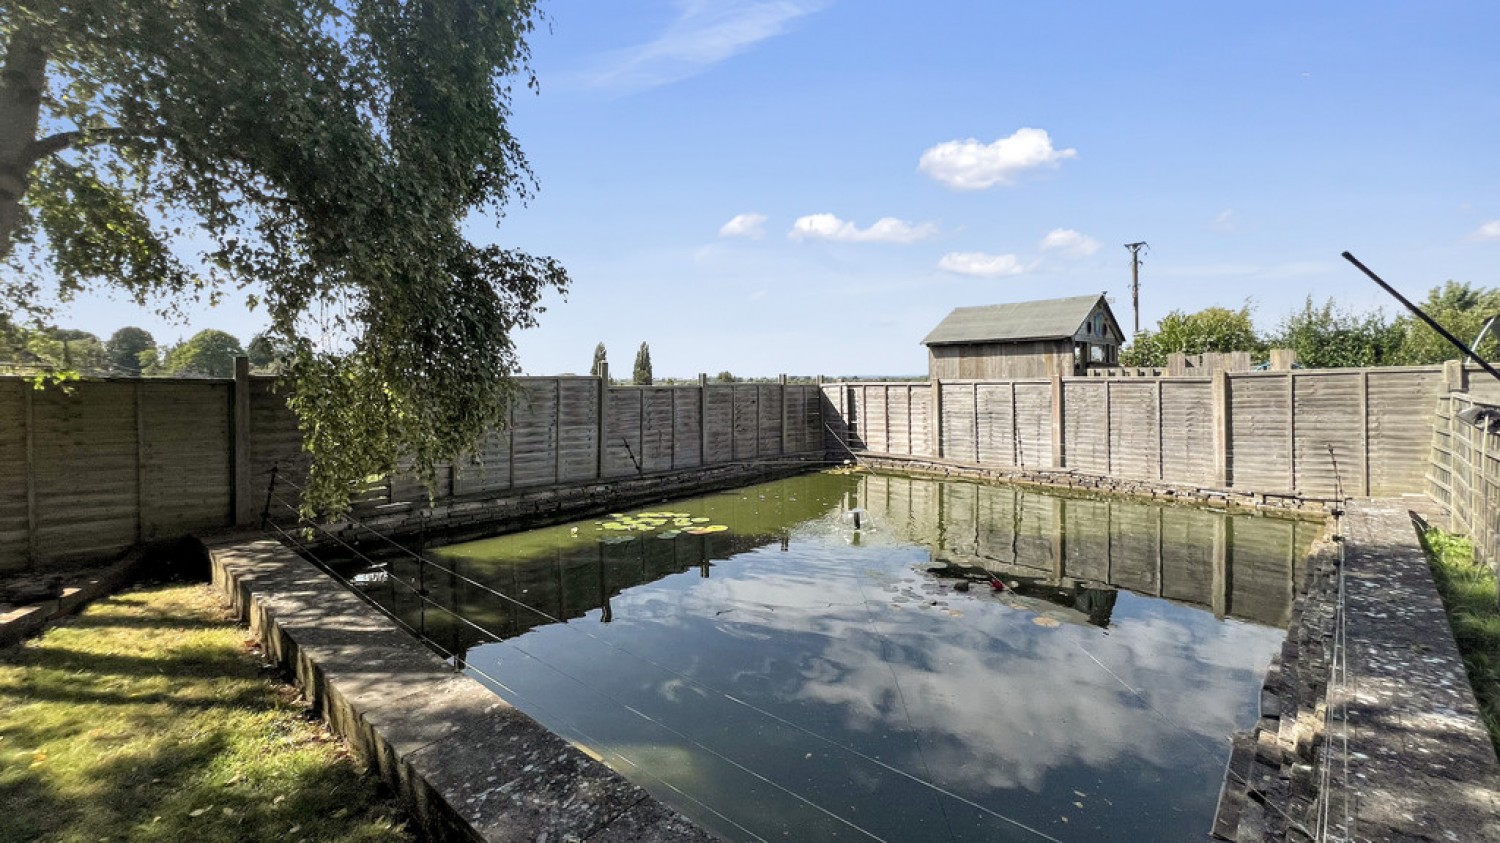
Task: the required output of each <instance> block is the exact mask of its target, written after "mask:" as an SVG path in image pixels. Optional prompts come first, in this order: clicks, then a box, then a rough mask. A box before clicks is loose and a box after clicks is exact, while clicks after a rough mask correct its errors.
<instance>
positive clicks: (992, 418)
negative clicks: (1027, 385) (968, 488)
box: [973, 383, 1016, 468]
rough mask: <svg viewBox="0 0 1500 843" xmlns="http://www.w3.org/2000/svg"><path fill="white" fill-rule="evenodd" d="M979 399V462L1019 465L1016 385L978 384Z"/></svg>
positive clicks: (996, 464) (1005, 465)
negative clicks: (1017, 458) (1015, 411)
mask: <svg viewBox="0 0 1500 843" xmlns="http://www.w3.org/2000/svg"><path fill="white" fill-rule="evenodd" d="M973 398H974V400H976V401H977V402H978V414H977V419H976V421H977V426H978V429H979V448H978V454H979V462H980V463H981V464H982V465H992V466H997V467H1000V468H1015V467H1016V418H1015V415H1014V413H1013V412H1012V411H1013V410H1014V409H1015V385H1014V384H1008V383H1007V384H988V383H984V384H975V385H974V390H973Z"/></svg>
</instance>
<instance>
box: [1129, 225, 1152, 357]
mask: <svg viewBox="0 0 1500 843" xmlns="http://www.w3.org/2000/svg"><path fill="white" fill-rule="evenodd" d="M1125 248H1127V249H1129V250H1130V309H1131V310H1133V311H1135V333H1137V334H1139V333H1140V332H1141V250H1142V249H1149V248H1151V247H1150V245H1148V244H1147V243H1146V241H1145V240H1141V241H1139V242H1137V243H1126V244H1125Z"/></svg>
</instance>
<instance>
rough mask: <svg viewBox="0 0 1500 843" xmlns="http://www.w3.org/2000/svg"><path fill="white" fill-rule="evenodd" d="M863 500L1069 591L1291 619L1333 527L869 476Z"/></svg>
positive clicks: (937, 556)
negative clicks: (1316, 549) (1114, 591)
mask: <svg viewBox="0 0 1500 843" xmlns="http://www.w3.org/2000/svg"><path fill="white" fill-rule="evenodd" d="M859 497H860V500H859V502H858V505H860V506H863V507H864V508H865V509H867V510H869V511H870V513H871V515H872V516H873V518H874V519H875V520H876V522H877V523H879V524H882V525H883V526H884V527H886V528H887V529H892V530H896V531H898V532H900V533H901V534H902V535H903V536H905V537H906V538H909V539H911V540H912V541H915V542H917V543H919V544H925V545H927V546H928V547H929V548H930V549H931V552H932V557H933V560H934V561H935V562H940V563H952V564H957V565H965V566H970V567H978V568H983V569H985V570H987V571H990V572H993V573H995V574H998V575H1001V576H1010V575H1014V576H1021V577H1027V578H1033V579H1037V580H1039V581H1041V582H1046V583H1049V584H1052V585H1057V586H1060V587H1067V588H1070V587H1072V586H1074V585H1079V584H1088V585H1093V586H1099V585H1107V586H1113V587H1120V588H1126V589H1129V590H1131V591H1134V592H1137V593H1139V594H1145V595H1151V596H1157V597H1164V598H1167V599H1171V600H1178V601H1182V602H1186V603H1193V604H1197V605H1200V606H1204V607H1208V608H1210V609H1212V610H1213V612H1214V613H1215V614H1216V615H1219V616H1221V617H1222V616H1233V617H1237V618H1242V619H1245V620H1250V621H1254V622H1257V623H1264V624H1269V625H1272V626H1285V625H1286V623H1287V621H1288V619H1289V617H1290V613H1291V606H1292V602H1293V600H1294V599H1295V596H1296V589H1297V587H1298V583H1299V580H1300V578H1301V575H1302V562H1303V556H1304V555H1305V554H1306V552H1307V548H1308V546H1309V545H1310V543H1311V541H1312V537H1313V536H1314V535H1315V533H1316V532H1317V531H1318V530H1320V529H1321V525H1318V524H1315V523H1310V522H1305V521H1295V520H1284V519H1277V518H1267V517H1262V516H1253V515H1230V514H1228V513H1224V512H1219V511H1214V510H1208V509H1202V508H1197V507H1187V506H1156V505H1152V504H1147V503H1142V502H1138V501H1132V500H1128V499H1121V498H1100V499H1092V498H1090V499H1083V498H1064V497H1053V496H1050V495H1045V494H1042V493H1039V492H1037V491H1034V490H1027V489H1023V488H1020V487H1015V486H1003V485H982V484H971V483H945V482H941V481H936V480H926V479H919V478H911V477H899V476H878V475H872V476H869V477H866V478H864V482H863V484H862V487H861V491H860V495H859Z"/></svg>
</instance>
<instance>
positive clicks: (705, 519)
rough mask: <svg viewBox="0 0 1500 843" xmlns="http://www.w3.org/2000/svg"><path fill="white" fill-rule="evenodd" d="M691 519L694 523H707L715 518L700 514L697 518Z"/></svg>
mask: <svg viewBox="0 0 1500 843" xmlns="http://www.w3.org/2000/svg"><path fill="white" fill-rule="evenodd" d="M689 520H690V521H692V522H693V523H694V524H707V523H708V522H710V521H712V520H713V519H712V518H704V517H703V516H701V515H700V516H698V517H697V518H691V519H689Z"/></svg>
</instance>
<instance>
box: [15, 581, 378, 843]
mask: <svg viewBox="0 0 1500 843" xmlns="http://www.w3.org/2000/svg"><path fill="white" fill-rule="evenodd" d="M96 608H97V612H98V616H97V617H92V618H91V617H90V614H91V613H93V612H95V611H96V609H94V608H91V609H90V610H88V611H87V612H86V613H85V615H84V616H82V618H81V619H80V620H81V621H82V622H81V623H74V624H70V625H69V626H68V627H66V628H62V629H56V630H53V631H52V632H51V633H49V634H48V635H46V636H44V637H43V638H41V639H37V640H34V641H33V642H31V643H29V644H27V645H26V646H24V647H19V648H12V649H10V650H6V651H0V806H4V815H3V816H0V843H12V841H16V843H19V841H23V840H25V841H30V840H98V839H101V838H106V839H111V840H114V839H122V838H124V839H131V840H145V841H158V840H160V841H168V840H170V841H177V840H194V841H197V840H203V841H259V840H265V841H271V840H284V839H292V840H296V839H301V838H307V839H310V840H334V841H395V840H402V839H405V836H404V834H403V833H402V832H401V830H400V824H399V823H398V822H397V821H395V820H393V819H392V809H391V808H390V806H389V804H388V803H387V801H382V800H381V798H380V796H379V792H378V791H379V786H378V784H377V783H376V782H375V780H374V779H372V778H370V777H367V776H364V775H362V774H361V772H360V771H359V769H358V768H357V766H356V765H355V764H354V763H353V762H352V761H351V760H350V759H349V758H348V757H347V755H346V754H345V753H344V751H343V749H342V744H339V743H337V742H335V741H333V740H332V739H331V738H330V737H329V736H328V735H327V733H326V732H324V731H323V730H322V728H321V727H320V726H319V725H318V724H317V723H316V722H315V721H313V720H311V719H309V718H308V717H307V716H306V714H307V711H306V709H305V708H304V707H303V706H301V705H299V704H297V703H296V702H295V701H294V700H295V696H296V695H295V693H294V692H291V691H289V690H288V689H285V688H284V687H283V688H282V689H281V690H278V689H277V688H276V687H274V686H272V685H271V684H268V682H267V678H268V676H269V673H268V671H267V670H266V669H265V667H264V666H263V665H262V664H261V663H260V662H259V661H258V660H257V659H256V658H255V657H254V656H252V655H251V654H249V653H246V652H245V651H244V649H243V642H244V638H245V632H244V630H243V629H241V628H240V627H238V625H236V624H234V623H232V622H230V621H229V620H227V619H226V618H225V616H224V614H223V610H222V609H221V608H220V607H219V605H218V603H217V600H216V599H215V598H214V597H213V595H212V594H210V593H209V592H208V590H207V589H205V588H202V587H198V586H184V587H175V588H159V589H151V590H145V591H139V592H134V593H132V594H130V595H128V596H127V597H125V598H121V597H116V598H112V599H110V600H107V601H103V602H102V603H101V604H98V605H97V607H96Z"/></svg>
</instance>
